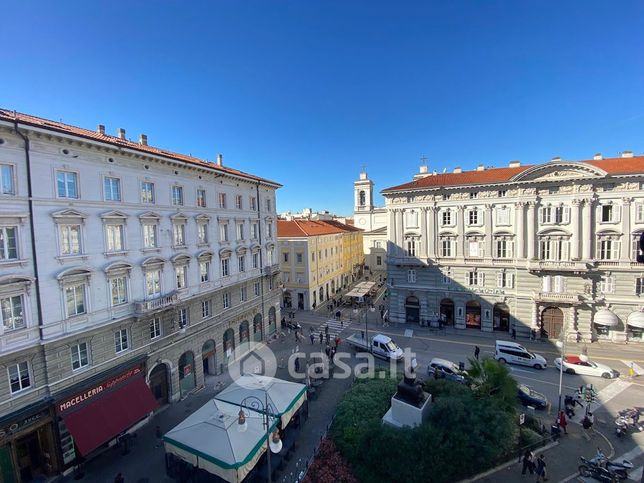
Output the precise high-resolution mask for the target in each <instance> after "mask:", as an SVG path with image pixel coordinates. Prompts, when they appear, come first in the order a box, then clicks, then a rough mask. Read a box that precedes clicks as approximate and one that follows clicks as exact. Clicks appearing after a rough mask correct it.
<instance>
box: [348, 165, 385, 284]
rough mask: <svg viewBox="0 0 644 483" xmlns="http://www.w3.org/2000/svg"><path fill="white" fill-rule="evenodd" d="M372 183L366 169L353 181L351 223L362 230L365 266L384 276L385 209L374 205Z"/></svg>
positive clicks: (373, 272) (377, 275) (375, 274)
mask: <svg viewBox="0 0 644 483" xmlns="http://www.w3.org/2000/svg"><path fill="white" fill-rule="evenodd" d="M373 189H374V183H373V181H372V180H370V179H369V176H368V174H367V173H366V171H362V172H361V173H360V178H359V179H358V180H357V181H354V183H353V197H354V207H353V223H354V226H355V227H357V228H360V229H361V230H364V233H363V237H362V242H363V247H362V251H363V253H364V257H365V267H369V270H371V273H372V274H373V275H374V276H376V277H380V276H383V277H384V276H385V275H386V272H387V210H386V208H385V207H376V206H375V205H374V203H373V194H374V193H373Z"/></svg>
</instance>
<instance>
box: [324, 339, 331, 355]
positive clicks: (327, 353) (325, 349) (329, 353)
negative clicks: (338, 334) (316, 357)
mask: <svg viewBox="0 0 644 483" xmlns="http://www.w3.org/2000/svg"><path fill="white" fill-rule="evenodd" d="M324 353H325V354H326V356H327V357H331V346H330V345H329V343H328V342H327V344H326V347H325V348H324Z"/></svg>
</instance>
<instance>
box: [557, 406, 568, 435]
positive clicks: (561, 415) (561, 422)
mask: <svg viewBox="0 0 644 483" xmlns="http://www.w3.org/2000/svg"><path fill="white" fill-rule="evenodd" d="M558 421H559V427H560V428H561V429H563V432H564V434H568V431H567V430H566V426H568V421H566V414H565V413H564V412H563V411H559V420H558Z"/></svg>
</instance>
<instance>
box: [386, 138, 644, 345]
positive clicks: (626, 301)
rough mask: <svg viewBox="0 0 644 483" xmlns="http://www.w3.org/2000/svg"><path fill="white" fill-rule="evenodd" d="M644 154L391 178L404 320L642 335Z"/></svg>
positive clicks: (393, 304)
mask: <svg viewBox="0 0 644 483" xmlns="http://www.w3.org/2000/svg"><path fill="white" fill-rule="evenodd" d="M643 183H644V157H643V156H633V154H632V153H631V152H628V151H626V152H624V153H622V155H621V157H619V158H609V159H604V158H603V157H602V156H601V155H599V154H598V155H595V156H594V158H593V159H590V160H585V161H567V160H563V159H560V158H554V159H553V160H551V161H550V162H547V163H543V164H537V165H532V166H521V164H520V163H519V162H511V163H510V166H509V167H505V168H485V167H483V166H479V168H478V169H476V170H473V171H461V170H460V169H459V168H457V169H455V170H454V172H453V173H447V174H435V173H434V174H430V173H427V171H426V170H425V171H424V172H421V173H419V175H417V176H416V177H415V179H414V181H412V182H410V183H406V184H403V185H400V186H395V187H392V188H388V189H385V190H383V192H382V194H383V196H384V197H385V199H386V207H387V216H388V233H389V236H388V238H389V240H388V285H389V295H390V297H389V304H390V307H389V309H390V318H391V320H392V321H394V322H410V323H418V322H419V321H420V322H423V323H424V322H426V321H431V320H436V319H438V318H439V317H440V318H442V319H443V321H444V322H445V323H446V324H450V325H452V324H453V325H454V326H455V327H457V328H462V329H465V328H471V329H475V330H484V331H493V330H498V331H502V332H510V331H511V330H512V328H515V329H516V331H517V333H519V334H521V335H528V333H529V331H530V330H531V329H535V330H538V331H540V330H542V329H543V334H544V335H545V336H548V337H558V336H559V334H560V333H561V331H562V330H563V331H564V332H565V334H567V336H568V337H573V338H577V337H580V338H581V339H583V340H597V339H606V340H613V341H624V340H627V339H628V340H629V341H642V333H643V330H644V312H643V310H644V303H643V301H642V298H641V297H642V296H643V294H644V264H640V263H637V262H636V259H635V257H636V254H637V248H638V246H637V244H638V240H639V237H640V235H641V233H642V231H644V190H643Z"/></svg>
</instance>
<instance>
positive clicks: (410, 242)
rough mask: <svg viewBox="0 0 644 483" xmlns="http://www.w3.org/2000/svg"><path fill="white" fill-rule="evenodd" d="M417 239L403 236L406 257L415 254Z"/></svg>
mask: <svg viewBox="0 0 644 483" xmlns="http://www.w3.org/2000/svg"><path fill="white" fill-rule="evenodd" d="M417 244H418V242H417V240H416V239H415V238H410V237H405V247H406V250H405V255H406V256H408V257H415V256H416V249H417Z"/></svg>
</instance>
